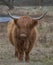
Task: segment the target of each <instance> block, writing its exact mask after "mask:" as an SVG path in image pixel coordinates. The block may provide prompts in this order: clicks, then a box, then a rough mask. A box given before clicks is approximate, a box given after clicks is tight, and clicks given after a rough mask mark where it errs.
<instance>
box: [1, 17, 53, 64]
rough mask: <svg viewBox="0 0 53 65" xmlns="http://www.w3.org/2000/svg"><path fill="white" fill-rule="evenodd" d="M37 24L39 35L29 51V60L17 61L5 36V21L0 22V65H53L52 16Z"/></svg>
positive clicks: (12, 48)
mask: <svg viewBox="0 0 53 65" xmlns="http://www.w3.org/2000/svg"><path fill="white" fill-rule="evenodd" d="M40 21H41V22H39V25H38V26H37V29H38V32H39V37H38V40H37V42H36V44H35V45H34V47H33V49H32V51H31V53H30V62H29V63H26V62H21V63H20V62H18V59H17V58H15V56H14V47H13V46H12V45H11V44H10V41H9V40H8V36H7V23H0V65H53V16H46V17H44V18H43V19H42V20H40Z"/></svg>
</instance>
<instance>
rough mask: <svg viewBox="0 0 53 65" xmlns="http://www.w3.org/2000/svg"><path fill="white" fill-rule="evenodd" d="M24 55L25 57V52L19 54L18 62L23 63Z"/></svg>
mask: <svg viewBox="0 0 53 65" xmlns="http://www.w3.org/2000/svg"><path fill="white" fill-rule="evenodd" d="M23 55H24V52H23V51H22V52H18V60H19V61H23Z"/></svg>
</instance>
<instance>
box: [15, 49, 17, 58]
mask: <svg viewBox="0 0 53 65" xmlns="http://www.w3.org/2000/svg"><path fill="white" fill-rule="evenodd" d="M15 57H18V51H17V49H16V48H15Z"/></svg>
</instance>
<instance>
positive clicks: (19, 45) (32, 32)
mask: <svg viewBox="0 0 53 65" xmlns="http://www.w3.org/2000/svg"><path fill="white" fill-rule="evenodd" d="M37 24H38V21H37V20H33V19H32V18H31V17H29V16H22V17H20V18H19V19H14V20H11V21H10V22H9V23H8V36H9V40H10V42H11V44H12V45H13V46H14V47H15V56H16V57H18V59H19V61H22V60H23V56H24V53H25V61H29V53H30V51H31V50H32V48H33V45H34V42H35V40H36V35H37V34H36V33H37V31H36V29H34V27H35V26H36V25H37ZM22 33H24V34H25V35H26V36H27V37H26V38H22V37H20V34H22Z"/></svg>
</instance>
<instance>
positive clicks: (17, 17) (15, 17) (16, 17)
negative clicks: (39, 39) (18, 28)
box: [8, 11, 20, 19]
mask: <svg viewBox="0 0 53 65" xmlns="http://www.w3.org/2000/svg"><path fill="white" fill-rule="evenodd" d="M8 15H9V16H10V17H11V18H12V19H19V18H20V16H14V15H11V13H10V12H9V11H8Z"/></svg>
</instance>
